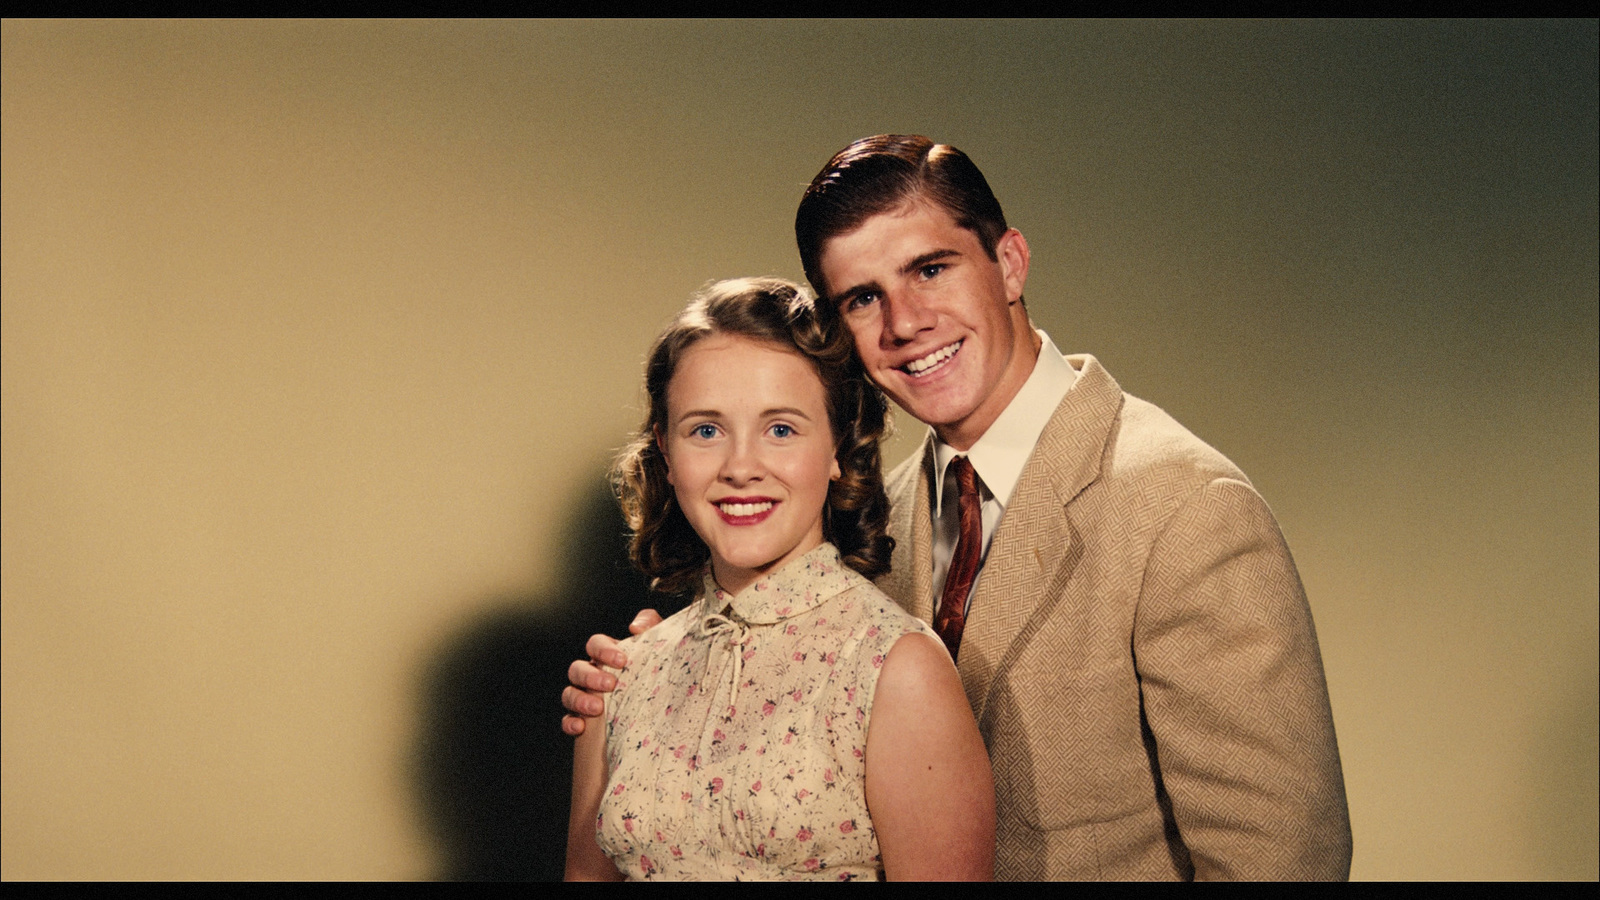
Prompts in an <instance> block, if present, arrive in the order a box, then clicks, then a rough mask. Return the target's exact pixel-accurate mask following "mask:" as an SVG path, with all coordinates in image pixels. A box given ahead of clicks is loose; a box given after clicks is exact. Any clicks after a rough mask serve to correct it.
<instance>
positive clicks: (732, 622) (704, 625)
mask: <svg viewBox="0 0 1600 900" xmlns="http://www.w3.org/2000/svg"><path fill="white" fill-rule="evenodd" d="M719 593H720V591H719ZM730 612H731V610H730ZM700 633H701V634H702V635H704V636H705V637H708V638H710V639H711V640H712V641H713V642H717V641H718V638H720V637H722V636H723V635H726V636H727V637H726V640H727V644H726V647H727V651H728V652H729V653H731V654H733V665H732V666H730V667H729V669H730V671H731V672H732V673H733V678H732V680H731V681H729V682H728V706H729V707H730V708H731V707H734V706H737V705H738V703H739V679H740V677H742V676H743V675H744V653H743V652H742V651H741V650H740V645H741V644H743V643H744V640H745V637H746V636H747V635H748V634H749V633H750V626H749V625H747V624H745V623H744V622H742V621H740V620H738V619H736V618H731V617H729V616H725V615H723V614H722V613H712V614H710V615H708V616H706V617H705V618H704V619H701V620H700ZM713 652H714V651H713Z"/></svg>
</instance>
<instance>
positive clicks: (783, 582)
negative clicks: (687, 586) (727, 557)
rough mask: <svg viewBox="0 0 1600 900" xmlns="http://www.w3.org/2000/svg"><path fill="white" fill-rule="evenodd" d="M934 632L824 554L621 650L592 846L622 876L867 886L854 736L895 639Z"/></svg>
mask: <svg viewBox="0 0 1600 900" xmlns="http://www.w3.org/2000/svg"><path fill="white" fill-rule="evenodd" d="M910 632H922V633H925V634H929V635H932V633H933V632H932V630H931V629H929V628H928V626H927V625H925V624H923V623H922V622H921V621H919V620H917V619H916V618H914V617H912V616H911V615H909V614H907V613H906V612H904V611H903V610H901V608H900V607H899V605H897V604H896V603H895V602H894V601H893V600H890V599H889V598H888V597H887V596H885V595H884V594H883V592H881V591H879V590H878V589H877V588H875V587H873V586H872V583H871V582H869V581H867V580H866V579H865V578H863V577H862V576H861V575H859V574H857V573H856V572H855V571H853V570H851V569H849V568H848V567H846V566H845V565H844V564H843V563H842V562H840V560H839V551H838V550H836V549H835V548H834V546H833V545H832V544H829V543H824V544H822V545H821V546H819V547H817V548H816V549H815V550H812V551H811V552H810V553H808V554H806V555H805V556H803V557H801V558H799V559H796V560H794V561H793V562H791V563H789V564H788V565H786V566H784V568H783V569H781V570H780V571H778V572H775V573H773V574H771V575H768V576H766V577H765V578H762V579H760V580H759V581H756V582H755V583H754V584H752V585H750V586H749V587H747V588H745V589H744V590H743V591H741V592H740V593H739V594H737V595H729V594H728V593H726V592H725V591H723V590H721V589H720V588H718V587H716V585H715V583H714V582H712V580H711V578H710V577H709V576H708V577H707V578H706V583H705V588H704V590H703V591H702V593H701V597H700V599H698V600H696V601H695V602H694V603H692V604H690V605H689V607H688V608H687V609H685V610H683V611H682V612H680V613H678V614H677V615H674V616H672V617H671V618H669V619H667V620H666V621H665V622H662V623H661V624H660V625H658V626H656V627H655V628H652V629H650V630H649V631H648V632H646V633H644V634H642V635H640V636H638V637H635V638H631V639H629V640H628V641H626V642H624V644H623V649H624V650H625V651H627V654H628V659H629V665H628V668H627V669H625V670H623V671H622V672H620V673H618V684H617V688H616V690H615V691H613V692H612V693H611V694H610V695H609V696H608V697H607V705H606V766H607V772H608V773H609V781H608V782H607V784H606V790H605V796H604V798H603V799H602V800H601V803H600V812H599V815H598V817H597V821H596V823H595V825H596V836H597V839H598V840H599V843H600V847H601V848H602V849H603V850H605V852H606V853H607V854H608V855H609V856H610V857H611V859H612V861H613V862H614V863H615V864H616V865H617V868H618V869H619V870H621V871H622V873H623V874H624V875H626V876H627V877H629V878H630V879H658V878H659V879H699V880H713V879H722V880H726V879H823V880H850V879H877V878H879V877H881V869H882V864H881V862H880V860H879V856H878V839H877V835H876V834H875V833H874V832H873V829H872V821H871V819H869V818H868V817H867V799H866V746H867V726H868V724H869V722H870V721H871V717H872V694H873V690H874V688H875V687H876V685H877V679H878V673H879V671H880V670H881V668H882V666H883V661H884V659H885V658H886V657H887V656H888V655H889V650H890V648H891V647H893V646H894V643H895V641H897V640H899V639H900V637H901V636H902V635H905V634H908V633H910Z"/></svg>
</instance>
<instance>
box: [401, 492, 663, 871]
mask: <svg viewBox="0 0 1600 900" xmlns="http://www.w3.org/2000/svg"><path fill="white" fill-rule="evenodd" d="M626 533H627V528H626V526H625V525H624V524H623V521H622V514H621V512H620V511H619V510H618V509H617V503H616V500H615V498H614V497H613V496H612V495H611V493H610V491H609V489H608V488H607V487H606V486H605V485H604V484H603V483H597V484H596V485H595V486H594V489H593V490H590V491H589V492H588V493H586V494H585V495H584V496H583V498H582V499H581V500H580V501H579V503H578V504H577V510H576V514H575V515H574V518H573V522H572V525H571V527H570V529H569V531H568V533H567V535H566V537H565V539H564V540H563V541H561V543H560V545H559V552H560V553H561V554H562V558H563V559H564V560H565V565H563V566H561V568H560V569H559V576H558V579H557V581H556V585H557V587H556V589H555V590H554V591H553V592H551V593H550V594H548V595H528V596H522V597H511V598H507V599H506V600H504V602H501V603H495V604H490V606H491V608H492V609H493V611H492V612H490V613H489V614H487V615H486V616H484V617H483V618H481V619H479V620H477V621H475V622H472V623H470V624H468V625H466V626H465V627H463V628H462V629H461V630H460V631H459V632H457V633H456V634H454V635H453V636H451V637H450V638H449V639H448V640H447V641H446V642H445V644H444V646H443V648H442V649H441V650H440V651H439V652H438V654H437V655H436V656H435V657H434V658H433V659H432V660H430V661H429V662H428V664H427V666H426V668H425V669H424V670H423V677H422V682H421V685H420V690H421V720H420V730H419V736H418V741H417V746H416V747H415V748H414V751H415V756H414V759H415V765H416V768H415V779H416V788H417V792H418V795H419V800H420V803H421V808H422V814H423V819H424V825H425V827H426V828H427V831H428V833H429V834H430V836H431V837H432V838H433V840H434V842H435V844H436V846H437V848H438V850H439V858H440V861H441V865H442V869H441V871H439V872H438V873H436V874H437V876H438V877H439V878H441V879H444V880H457V881H483V880H488V881H559V880H560V879H561V873H562V868H563V865H564V863H565V856H566V836H567V812H568V809H569V806H570V791H571V778H572V739H571V738H569V737H567V736H566V735H565V734H563V733H562V732H561V722H560V720H561V715H562V712H563V711H562V709H561V689H562V688H563V687H565V686H566V684H567V667H568V665H569V664H571V662H572V660H574V659H576V658H577V657H578V656H579V655H581V654H582V653H583V644H584V641H586V640H587V639H588V637H589V635H591V634H594V633H596V632H603V633H605V634H612V635H625V634H627V626H628V622H629V621H631V620H632V619H633V616H634V614H635V613H637V612H638V611H639V609H641V608H643V607H646V606H655V607H656V608H658V609H660V610H661V612H662V614H663V615H668V614H670V612H671V611H673V610H676V609H677V608H678V607H680V606H681V605H682V604H681V602H678V601H675V600H672V599H668V598H663V597H661V596H660V595H651V594H650V592H649V589H648V587H647V584H646V582H645V579H644V577H643V576H642V575H640V574H639V573H638V572H636V571H634V569H633V567H632V566H630V565H629V564H628V562H627V536H626Z"/></svg>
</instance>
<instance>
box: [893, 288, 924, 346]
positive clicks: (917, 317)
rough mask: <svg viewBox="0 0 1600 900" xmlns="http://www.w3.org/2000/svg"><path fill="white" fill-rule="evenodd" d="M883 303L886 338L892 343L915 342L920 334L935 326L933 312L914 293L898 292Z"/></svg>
mask: <svg viewBox="0 0 1600 900" xmlns="http://www.w3.org/2000/svg"><path fill="white" fill-rule="evenodd" d="M881 302H882V303H883V304H884V310H883V330H884V337H885V338H886V339H888V341H889V342H891V343H896V344H904V343H907V342H909V341H912V340H915V339H916V337H917V335H918V334H920V333H922V332H923V331H925V330H927V329H929V328H932V327H933V325H934V319H935V316H934V314H933V312H932V311H931V310H929V309H928V307H927V306H925V305H924V304H923V302H922V299H921V298H919V297H917V296H916V294H915V292H913V291H900V292H897V293H896V294H895V295H894V296H892V297H885V298H883V300H882V301H881Z"/></svg>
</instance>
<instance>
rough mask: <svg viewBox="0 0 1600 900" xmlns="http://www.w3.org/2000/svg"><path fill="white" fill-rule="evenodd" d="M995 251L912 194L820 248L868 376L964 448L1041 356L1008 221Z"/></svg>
mask: <svg viewBox="0 0 1600 900" xmlns="http://www.w3.org/2000/svg"><path fill="white" fill-rule="evenodd" d="M995 255H996V257H997V259H991V258H990V257H989V254H988V253H986V252H985V251H984V249H983V245H982V243H980V242H979V240H978V236H977V234H975V233H973V232H972V231H970V230H968V229H966V228H962V227H961V226H959V225H957V224H956V222H955V219H953V218H952V217H951V216H950V214H949V213H948V212H946V211H945V210H944V209H942V208H941V207H939V206H937V205H935V204H932V203H928V202H923V201H919V200H915V199H913V200H912V201H910V202H908V203H906V204H905V205H904V206H901V207H900V208H898V209H896V210H892V211H890V212H886V213H881V214H879V215H876V216H873V217H872V218H870V219H868V220H867V221H866V222H864V223H863V224H862V225H861V227H859V228H857V229H855V230H854V231H850V232H846V233H844V234H841V235H838V236H837V237H834V238H831V239H829V240H828V241H827V243H826V244H824V245H823V250H822V258H821V264H820V269H821V271H822V276H823V281H824V282H825V285H818V287H819V288H822V289H823V290H826V291H827V294H828V302H831V303H834V304H836V305H837V307H838V310H839V316H840V318H841V320H842V321H843V322H844V324H845V326H846V327H848V328H849V329H850V333H851V335H852V336H853V337H854V338H855V344H856V352H857V353H859V354H860V355H861V361H862V363H863V364H864V365H865V367H866V370H867V374H868V375H869V376H871V378H872V380H873V381H875V382H877V384H878V386H879V387H881V388H883V391H884V393H886V394H888V395H889V397H890V398H892V399H893V400H894V402H896V403H898V404H899V405H900V406H901V408H903V409H904V410H905V411H906V412H909V413H911V414H912V415H913V416H916V417H917V418H918V419H921V420H922V421H924V422H926V423H928V424H929V425H931V426H933V428H934V430H935V431H936V432H937V433H938V435H939V437H940V438H941V439H943V440H944V441H945V442H946V443H948V444H950V445H951V446H953V447H955V448H956V449H958V450H966V449H967V448H969V447H971V446H972V444H973V443H974V442H975V441H977V439H978V438H980V437H982V436H983V433H984V432H985V431H987V430H988V428H989V426H990V425H992V424H994V420H995V419H996V418H998V417H999V415H1000V413H1001V412H1002V411H1004V410H1005V408H1006V406H1007V404H1009V403H1010V402H1011V398H1013V397H1015V396H1016V395H1017V391H1019V390H1021V389H1022V385H1023V383H1024V382H1026V381H1027V380H1028V375H1029V374H1030V373H1032V372H1033V363H1034V360H1035V359H1037V358H1038V353H1039V342H1038V337H1037V335H1035V334H1034V332H1033V329H1032V327H1031V326H1030V325H1029V323H1028V313H1027V310H1025V309H1024V308H1023V305H1022V287H1023V284H1024V283H1025V282H1026V281H1027V276H1028V243H1027V241H1026V240H1024V239H1023V237H1022V234H1021V233H1020V232H1018V231H1017V230H1016V229H1011V230H1009V231H1007V232H1006V233H1005V234H1004V235H1002V236H1001V238H1000V241H999V244H998V245H997V247H996V249H995Z"/></svg>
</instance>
